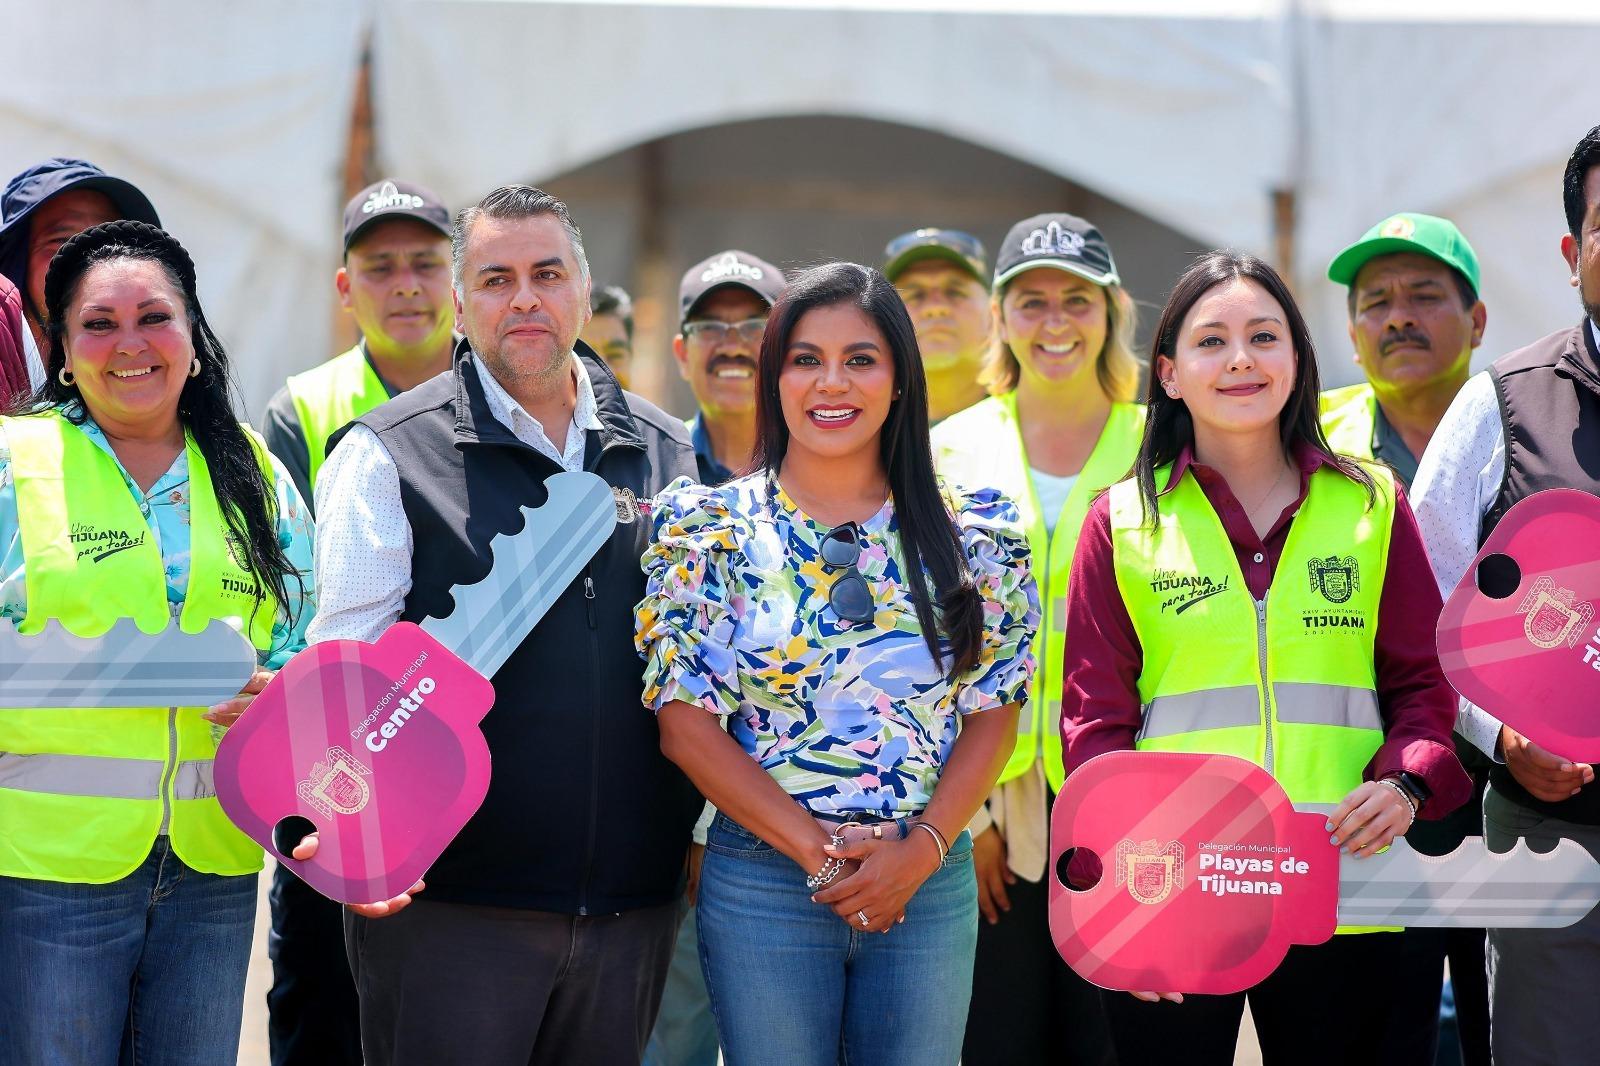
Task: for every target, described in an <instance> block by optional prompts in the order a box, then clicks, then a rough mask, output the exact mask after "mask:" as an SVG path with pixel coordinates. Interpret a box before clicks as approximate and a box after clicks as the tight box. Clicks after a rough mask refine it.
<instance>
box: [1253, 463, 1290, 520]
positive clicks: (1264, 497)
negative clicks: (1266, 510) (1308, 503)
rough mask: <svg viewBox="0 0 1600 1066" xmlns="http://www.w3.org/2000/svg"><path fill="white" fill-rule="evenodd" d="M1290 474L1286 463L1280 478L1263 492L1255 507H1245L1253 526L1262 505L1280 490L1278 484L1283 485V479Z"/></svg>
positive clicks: (1279, 475) (1279, 474)
mask: <svg viewBox="0 0 1600 1066" xmlns="http://www.w3.org/2000/svg"><path fill="white" fill-rule="evenodd" d="M1288 476H1289V464H1288V463H1284V465H1283V469H1282V470H1281V471H1280V472H1279V473H1278V480H1276V481H1274V482H1273V483H1272V487H1271V488H1270V489H1268V490H1267V491H1266V492H1265V493H1263V494H1262V496H1261V498H1260V499H1259V500H1257V501H1256V503H1255V506H1254V507H1246V508H1245V509H1244V516H1245V517H1246V518H1248V519H1250V524H1251V525H1252V526H1253V525H1255V524H1256V512H1257V511H1258V510H1260V509H1261V505H1262V504H1264V503H1266V502H1267V501H1268V500H1270V499H1272V496H1273V493H1275V492H1277V491H1278V486H1280V485H1282V484H1283V479H1284V478H1286V477H1288Z"/></svg>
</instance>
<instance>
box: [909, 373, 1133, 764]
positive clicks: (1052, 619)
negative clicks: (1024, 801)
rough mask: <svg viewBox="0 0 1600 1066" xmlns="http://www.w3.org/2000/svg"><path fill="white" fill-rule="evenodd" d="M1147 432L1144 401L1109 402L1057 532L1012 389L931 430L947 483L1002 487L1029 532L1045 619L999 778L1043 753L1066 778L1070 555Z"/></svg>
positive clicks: (937, 462) (1035, 641) (937, 463)
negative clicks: (1048, 524)
mask: <svg viewBox="0 0 1600 1066" xmlns="http://www.w3.org/2000/svg"><path fill="white" fill-rule="evenodd" d="M1143 432H1144V408H1143V407H1142V406H1140V405H1138V404H1131V403H1118V404H1112V405H1111V415H1110V417H1109V418H1107V419H1106V424H1105V428H1104V429H1102V430H1101V431H1100V440H1099V441H1098V442H1097V443H1096V444H1095V446H1094V450H1093V451H1091V452H1090V453H1089V458H1088V459H1087V460H1086V461H1085V462H1084V464H1083V470H1082V471H1080V472H1079V474H1078V479H1077V481H1076V482H1074V484H1073V486H1072V491H1071V492H1070V493H1068V494H1067V500H1066V503H1064V504H1063V505H1062V507H1061V513H1060V514H1059V515H1057V516H1056V523H1055V532H1054V533H1048V532H1046V528H1045V516H1044V515H1043V514H1041V513H1040V508H1039V497H1038V494H1037V493H1035V492H1034V488H1033V477H1032V476H1031V474H1030V473H1029V468H1028V454H1027V449H1026V447H1025V446H1024V445H1023V442H1022V429H1021V426H1020V425H1019V423H1018V420H1017V398H1016V394H1015V393H1005V394H1004V395H1001V396H991V397H989V398H988V399H986V400H983V401H980V402H979V403H977V404H975V405H974V406H972V407H969V408H967V409H966V410H965V411H958V412H956V413H955V414H953V415H951V416H950V417H949V418H947V419H945V420H944V421H943V422H941V423H939V425H938V426H936V427H934V430H933V434H932V436H933V462H934V466H935V467H937V468H938V470H939V473H940V474H941V475H942V476H943V477H944V478H945V479H946V480H947V481H950V482H952V483H954V484H957V485H960V486H962V487H965V488H968V489H976V488H994V489H998V490H1000V491H1001V492H1002V493H1004V494H1005V495H1006V496H1008V497H1010V498H1011V500H1012V501H1013V502H1014V503H1015V504H1016V505H1017V511H1018V513H1019V514H1020V516H1021V518H1022V528H1023V529H1024V530H1025V531H1026V533H1027V535H1028V548H1029V552H1030V554H1031V556H1032V560H1033V575H1034V580H1035V581H1037V582H1038V584H1039V603H1040V606H1041V608H1042V617H1041V618H1040V623H1039V632H1038V633H1037V634H1036V635H1035V636H1034V639H1033V654H1034V659H1035V660H1036V662H1037V669H1036V670H1035V671H1034V675H1033V680H1032V681H1031V682H1030V683H1029V686H1028V705H1027V707H1025V708H1024V709H1023V712H1022V716H1021V717H1020V718H1019V719H1018V722H1017V744H1016V747H1015V748H1013V749H1012V751H1011V758H1010V759H1009V760H1008V761H1007V762H1006V765H1005V769H1003V770H1002V771H1001V772H1000V782H1001V783H1004V782H1006V781H1010V780H1012V779H1013V778H1017V777H1020V776H1022V775H1023V774H1025V773H1027V772H1028V769H1029V768H1030V767H1032V766H1033V763H1034V760H1036V759H1040V758H1042V759H1043V760H1044V768H1045V777H1046V779H1047V780H1048V781H1049V783H1050V788H1051V789H1052V790H1053V791H1056V792H1059V791H1061V784H1062V782H1063V780H1064V779H1065V777H1066V770H1065V767H1064V764H1063V763H1062V759H1061V681H1062V669H1063V664H1064V660H1065V656H1066V647H1067V578H1068V575H1069V573H1070V572H1071V570H1072V553H1073V550H1074V549H1075V548H1077V546H1078V533H1079V531H1080V530H1081V529H1082V528H1083V520H1084V518H1085V517H1086V516H1087V515H1088V513H1089V506H1090V505H1091V504H1092V503H1093V502H1094V499H1095V497H1096V496H1098V495H1099V494H1100V493H1101V492H1103V491H1104V490H1105V489H1108V488H1110V487H1111V486H1112V485H1113V484H1115V483H1116V482H1117V481H1119V480H1121V479H1122V478H1123V477H1125V476H1126V475H1127V473H1128V470H1129V469H1130V468H1131V467H1132V466H1133V460H1134V457H1135V456H1136V455H1138V453H1139V439H1140V436H1141V435H1142V434H1143Z"/></svg>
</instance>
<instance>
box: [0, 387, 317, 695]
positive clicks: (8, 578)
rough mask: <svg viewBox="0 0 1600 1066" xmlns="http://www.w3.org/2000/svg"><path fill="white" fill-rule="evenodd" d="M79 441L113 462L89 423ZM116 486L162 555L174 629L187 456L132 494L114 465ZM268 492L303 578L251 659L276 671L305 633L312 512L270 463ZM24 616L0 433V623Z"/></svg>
mask: <svg viewBox="0 0 1600 1066" xmlns="http://www.w3.org/2000/svg"><path fill="white" fill-rule="evenodd" d="M80 428H82V430H83V432H84V435H85V436H87V437H88V438H89V439H90V440H91V441H93V442H94V444H95V446H96V447H98V448H99V449H100V450H101V451H103V452H105V453H106V454H107V455H109V456H111V458H112V459H116V457H117V456H116V453H115V452H114V451H112V450H111V445H110V443H109V442H108V441H107V440H106V437H105V434H104V433H102V432H101V431H100V427H99V426H97V425H96V424H95V421H94V419H93V418H86V419H85V420H84V423H83V425H82V427H80ZM117 469H118V470H119V471H121V473H122V479H123V481H124V482H125V483H126V484H127V486H128V491H129V492H130V493H131V494H132V495H133V498H134V499H135V500H139V501H142V503H143V504H144V505H145V506H144V507H142V510H143V511H144V513H145V515H146V518H147V519H148V521H149V523H150V530H151V532H152V534H154V536H155V540H156V544H157V545H158V546H159V547H160V548H161V562H162V563H163V565H165V567H166V572H167V606H168V608H169V609H170V610H171V612H172V617H173V620H174V621H176V620H177V618H178V615H179V613H180V612H181V611H182V610H183V600H184V595H185V594H186V593H187V592H188V589H189V455H188V452H187V450H180V451H179V452H178V457H177V458H176V459H174V460H173V462H172V466H171V467H170V468H169V469H168V470H167V472H166V473H165V474H162V475H161V477H160V478H158V479H157V480H156V483H155V484H154V485H152V486H151V487H150V491H149V492H145V491H143V490H142V489H140V488H139V486H138V485H137V484H135V483H134V480H133V479H132V478H131V477H129V476H128V472H127V471H126V470H123V469H122V463H121V462H120V461H119V462H118V463H117ZM272 472H273V481H274V483H275V484H274V488H275V489H276V490H277V498H278V543H279V544H281V545H283V551H284V554H285V555H286V556H288V559H289V563H290V564H291V565H292V566H294V567H295V568H296V569H298V570H300V571H301V572H302V573H303V575H304V580H305V587H304V589H303V594H301V595H296V593H301V592H302V589H301V587H300V584H299V582H297V581H294V580H292V579H291V580H290V581H289V582H288V591H289V599H290V603H288V604H287V605H286V606H287V608H288V611H287V612H285V613H287V615H288V616H289V617H288V618H287V619H286V618H285V617H284V614H283V613H280V615H279V617H278V619H277V621H276V622H274V623H273V627H272V647H271V648H269V649H268V650H267V651H265V652H262V653H260V654H258V655H257V658H258V659H259V660H260V663H261V665H262V666H265V667H268V668H269V669H273V670H276V669H278V668H279V667H281V666H282V665H283V664H284V663H286V662H288V661H289V658H290V657H291V656H292V655H294V653H295V652H297V651H299V650H300V649H302V648H304V647H305V645H306V626H307V625H309V624H310V623H311V616H312V615H313V614H315V613H316V599H315V594H314V592H313V590H312V575H311V553H312V543H313V541H314V539H315V536H314V533H313V531H312V522H311V512H310V509H309V508H307V507H306V505H305V502H304V501H303V500H301V499H300V493H299V492H298V490H296V489H295V487H294V482H293V481H291V480H290V479H289V474H288V472H287V471H285V470H284V468H283V467H282V466H281V465H280V464H279V462H278V460H277V459H276V458H274V459H272ZM27 614H28V597H27V580H26V575H25V574H24V572H23V565H22V531H21V529H20V528H19V527H18V524H17V487H16V485H15V484H14V483H13V482H12V480H11V449H10V448H9V447H8V446H7V444H6V438H5V431H4V430H3V429H0V619H11V620H13V621H15V622H18V623H20V622H21V621H22V619H23V618H25V617H27Z"/></svg>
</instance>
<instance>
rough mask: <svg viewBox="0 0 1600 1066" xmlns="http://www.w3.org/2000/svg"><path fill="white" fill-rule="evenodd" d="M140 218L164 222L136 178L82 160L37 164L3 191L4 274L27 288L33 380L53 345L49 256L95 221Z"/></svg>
mask: <svg viewBox="0 0 1600 1066" xmlns="http://www.w3.org/2000/svg"><path fill="white" fill-rule="evenodd" d="M122 218H132V219H137V220H138V221H140V222H148V223H149V224H150V225H152V226H159V225H161V219H160V218H158V217H156V209H155V207H154V206H152V205H151V203H150V199H149V197H147V196H145V194H144V193H142V192H140V191H139V190H138V189H137V188H136V187H134V185H133V184H132V183H131V182H127V181H124V180H123V179H121V178H113V177H112V176H111V175H109V174H107V173H106V172H105V171H103V170H101V169H100V168H99V167H97V166H95V165H94V164H93V163H90V162H88V161H87V160H83V159H66V158H55V159H46V160H45V161H44V162H42V163H35V164H34V165H33V166H31V167H29V168H28V169H27V170H24V171H23V172H22V173H20V174H18V175H17V176H16V177H14V178H12V179H11V180H10V181H9V182H7V183H6V189H5V192H4V193H0V274H3V275H4V276H5V277H6V278H8V279H9V280H10V281H11V283H12V284H13V285H15V286H16V287H17V288H18V289H19V290H20V291H21V292H22V306H23V310H24V312H25V313H26V316H27V320H28V334H27V335H26V336H25V337H24V338H23V343H24V345H25V346H27V348H28V351H27V355H28V369H29V374H30V377H31V378H32V381H33V384H34V385H38V384H39V383H40V382H41V381H42V380H43V378H44V364H43V362H42V361H40V359H39V352H41V351H43V350H44V349H45V347H46V346H47V344H48V341H47V340H46V337H45V324H44V275H45V270H46V268H48V267H49V266H50V259H51V257H52V256H54V255H55V254H56V249H58V248H60V247H61V246H62V245H63V244H65V243H66V242H67V241H68V240H70V239H71V238H73V237H76V236H77V235H78V234H80V233H82V232H83V231H84V230H86V229H88V228H89V227H90V226H98V225H99V224H100V223H102V222H115V221H117V220H118V219H122Z"/></svg>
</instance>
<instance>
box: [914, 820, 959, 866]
mask: <svg viewBox="0 0 1600 1066" xmlns="http://www.w3.org/2000/svg"><path fill="white" fill-rule="evenodd" d="M911 828H913V829H926V830H927V831H928V835H929V836H931V837H932V838H933V846H934V847H936V848H938V849H939V862H940V864H941V865H942V864H943V863H944V857H945V856H946V855H948V854H950V849H949V848H947V847H945V845H944V837H943V835H941V834H940V832H939V829H938V827H937V826H932V825H929V824H928V823H927V822H912V823H911Z"/></svg>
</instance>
